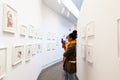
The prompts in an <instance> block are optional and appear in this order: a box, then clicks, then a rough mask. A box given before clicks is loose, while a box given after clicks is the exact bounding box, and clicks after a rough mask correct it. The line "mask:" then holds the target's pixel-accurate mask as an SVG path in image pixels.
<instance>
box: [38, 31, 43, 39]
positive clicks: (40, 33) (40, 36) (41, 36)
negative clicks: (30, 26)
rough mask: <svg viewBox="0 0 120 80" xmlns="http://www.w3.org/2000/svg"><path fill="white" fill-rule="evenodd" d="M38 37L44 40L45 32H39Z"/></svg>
mask: <svg viewBox="0 0 120 80" xmlns="http://www.w3.org/2000/svg"><path fill="white" fill-rule="evenodd" d="M38 37H39V39H40V40H42V39H43V33H42V32H38Z"/></svg>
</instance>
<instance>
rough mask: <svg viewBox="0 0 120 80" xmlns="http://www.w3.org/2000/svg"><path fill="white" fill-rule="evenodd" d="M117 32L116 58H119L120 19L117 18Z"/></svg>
mask: <svg viewBox="0 0 120 80" xmlns="http://www.w3.org/2000/svg"><path fill="white" fill-rule="evenodd" d="M117 33H118V58H119V59H120V19H117Z"/></svg>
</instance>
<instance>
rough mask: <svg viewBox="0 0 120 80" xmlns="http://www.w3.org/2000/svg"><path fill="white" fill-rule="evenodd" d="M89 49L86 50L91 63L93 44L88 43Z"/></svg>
mask: <svg viewBox="0 0 120 80" xmlns="http://www.w3.org/2000/svg"><path fill="white" fill-rule="evenodd" d="M86 48H87V50H86V56H87V58H86V60H87V61H88V62H89V63H93V45H91V44H88V45H87V46H86Z"/></svg>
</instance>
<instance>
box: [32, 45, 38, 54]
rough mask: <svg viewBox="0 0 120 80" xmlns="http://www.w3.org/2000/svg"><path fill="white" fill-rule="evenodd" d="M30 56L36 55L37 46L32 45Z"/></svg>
mask: <svg viewBox="0 0 120 80" xmlns="http://www.w3.org/2000/svg"><path fill="white" fill-rule="evenodd" d="M32 49H33V50H32V56H34V55H36V53H37V44H33V45H32Z"/></svg>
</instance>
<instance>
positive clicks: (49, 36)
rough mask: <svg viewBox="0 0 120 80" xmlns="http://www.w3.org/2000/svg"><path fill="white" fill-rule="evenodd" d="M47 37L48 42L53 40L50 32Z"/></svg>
mask: <svg viewBox="0 0 120 80" xmlns="http://www.w3.org/2000/svg"><path fill="white" fill-rule="evenodd" d="M46 36H47V40H51V33H50V32H48V33H47V35H46Z"/></svg>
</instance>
